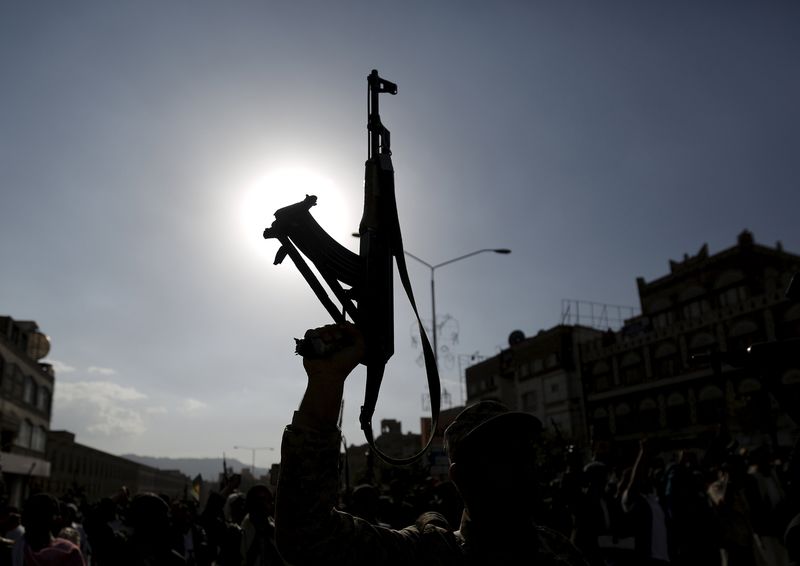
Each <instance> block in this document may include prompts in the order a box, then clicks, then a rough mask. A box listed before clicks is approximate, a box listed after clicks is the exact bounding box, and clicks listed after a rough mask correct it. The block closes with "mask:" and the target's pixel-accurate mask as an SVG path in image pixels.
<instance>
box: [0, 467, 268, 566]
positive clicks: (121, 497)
mask: <svg viewBox="0 0 800 566" xmlns="http://www.w3.org/2000/svg"><path fill="white" fill-rule="evenodd" d="M273 509H274V498H273V492H272V490H271V489H270V488H269V487H268V486H267V485H264V484H256V485H254V486H252V487H250V488H249V489H248V490H247V491H246V492H242V491H239V489H238V488H237V484H236V482H229V483H228V485H223V487H222V490H221V491H212V492H211V493H209V494H208V497H207V500H206V501H205V503H204V505H203V506H202V507H201V506H199V505H198V503H197V500H196V499H195V498H193V497H189V498H171V497H168V496H166V495H163V494H156V493H149V492H145V493H137V494H130V493H129V491H128V490H127V489H126V488H122V489H120V491H119V492H118V493H116V494H114V495H113V496H110V497H106V498H103V499H101V500H100V501H96V502H88V501H86V500H85V499H81V498H75V497H71V496H62V497H61V498H56V497H54V496H53V495H51V494H49V493H44V492H41V493H36V494H34V495H31V496H30V497H29V498H28V499H27V500H26V501H25V502H24V504H23V506H22V509H21V510H20V509H16V508H14V507H9V506H8V505H4V506H3V507H2V509H0V533H2V539H0V543H1V544H0V566H1V565H13V566H39V565H41V566H45V565H48V566H56V565H65V566H144V565H150V566H156V565H164V566H169V565H172V564H176V565H177V564H182V565H183V564H185V565H190V566H211V565H217V566H244V565H248V566H250V565H252V566H265V565H270V566H272V565H282V564H283V561H282V560H281V559H280V556H279V554H278V552H277V550H276V548H275V542H274V534H273V533H274V523H273V518H272V516H273V513H274V511H273Z"/></svg>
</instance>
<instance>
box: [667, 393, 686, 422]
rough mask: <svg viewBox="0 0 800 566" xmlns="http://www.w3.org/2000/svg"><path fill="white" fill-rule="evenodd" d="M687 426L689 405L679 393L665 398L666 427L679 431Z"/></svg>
mask: <svg viewBox="0 0 800 566" xmlns="http://www.w3.org/2000/svg"><path fill="white" fill-rule="evenodd" d="M688 425H689V405H687V404H686V398H685V397H684V396H683V395H682V394H680V393H677V392H675V393H671V394H670V395H669V397H667V427H669V428H670V429H671V430H679V429H682V428H684V427H685V426H688Z"/></svg>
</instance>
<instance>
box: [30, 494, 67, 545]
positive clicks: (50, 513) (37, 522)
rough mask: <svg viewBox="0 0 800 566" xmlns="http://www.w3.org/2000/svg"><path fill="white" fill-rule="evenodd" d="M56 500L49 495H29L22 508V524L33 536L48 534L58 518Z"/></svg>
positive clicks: (58, 510)
mask: <svg viewBox="0 0 800 566" xmlns="http://www.w3.org/2000/svg"><path fill="white" fill-rule="evenodd" d="M59 512H60V509H59V503H58V500H57V499H56V498H55V497H53V496H52V495H50V494H49V493H37V494H35V495H31V496H30V497H29V498H28V500H27V501H26V502H25V506H24V507H23V508H22V524H23V526H24V527H25V531H26V532H28V533H30V534H33V535H47V534H50V533H51V531H52V529H53V527H54V526H55V524H56V520H57V518H58V516H59Z"/></svg>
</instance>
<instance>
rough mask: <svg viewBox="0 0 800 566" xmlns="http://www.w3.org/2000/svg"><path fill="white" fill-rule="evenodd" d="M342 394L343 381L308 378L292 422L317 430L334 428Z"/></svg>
mask: <svg viewBox="0 0 800 566" xmlns="http://www.w3.org/2000/svg"><path fill="white" fill-rule="evenodd" d="M343 394H344V383H336V382H333V381H332V380H327V379H324V378H319V377H315V378H314V379H309V382H308V387H306V392H305V394H304V395H303V400H302V401H300V407H299V408H298V410H297V412H296V413H295V415H294V419H293V420H292V424H294V425H298V426H302V427H307V428H309V429H313V430H317V431H325V430H330V429H334V428H336V427H337V424H338V422H339V411H340V408H341V405H342V395H343Z"/></svg>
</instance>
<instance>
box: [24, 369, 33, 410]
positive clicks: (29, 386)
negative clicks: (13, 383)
mask: <svg viewBox="0 0 800 566" xmlns="http://www.w3.org/2000/svg"><path fill="white" fill-rule="evenodd" d="M22 400H23V401H25V402H26V403H28V404H29V405H33V404H34V403H36V383H35V382H34V381H33V378H32V377H31V376H26V377H25V389H24V391H23V393H22Z"/></svg>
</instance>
